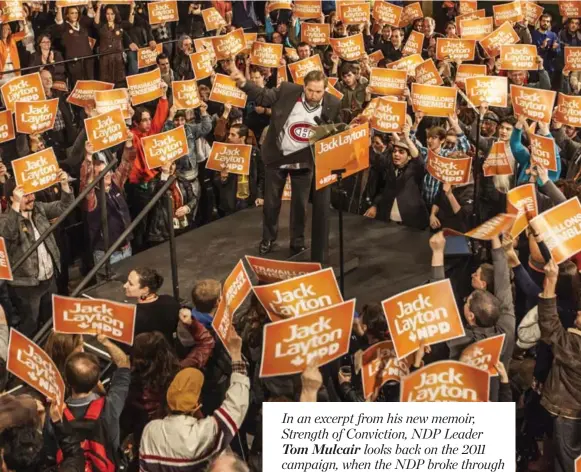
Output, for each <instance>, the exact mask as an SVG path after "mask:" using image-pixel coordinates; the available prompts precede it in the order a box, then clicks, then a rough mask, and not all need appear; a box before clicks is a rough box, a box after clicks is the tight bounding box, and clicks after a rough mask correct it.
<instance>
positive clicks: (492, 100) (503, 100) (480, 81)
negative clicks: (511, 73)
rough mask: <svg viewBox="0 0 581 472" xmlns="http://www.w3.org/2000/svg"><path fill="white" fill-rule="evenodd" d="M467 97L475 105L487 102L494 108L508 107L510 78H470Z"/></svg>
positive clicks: (468, 79)
mask: <svg viewBox="0 0 581 472" xmlns="http://www.w3.org/2000/svg"><path fill="white" fill-rule="evenodd" d="M465 83H466V86H465V88H466V95H467V96H468V98H469V100H470V101H471V102H472V103H473V104H474V105H475V106H477V107H478V106H480V105H482V103H484V102H486V103H488V104H489V105H490V106H493V107H506V106H507V102H508V78H507V77H502V76H496V75H495V76H483V77H469V78H467V79H466V82H465Z"/></svg>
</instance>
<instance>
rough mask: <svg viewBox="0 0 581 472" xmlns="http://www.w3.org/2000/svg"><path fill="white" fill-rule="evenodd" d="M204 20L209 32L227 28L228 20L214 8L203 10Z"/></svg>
mask: <svg viewBox="0 0 581 472" xmlns="http://www.w3.org/2000/svg"><path fill="white" fill-rule="evenodd" d="M202 19H203V20H204V26H205V27H206V30H207V31H214V30H217V29H218V28H222V26H226V20H225V19H224V17H223V16H222V15H220V12H219V11H218V10H216V9H215V8H214V7H210V8H206V9H205V10H202Z"/></svg>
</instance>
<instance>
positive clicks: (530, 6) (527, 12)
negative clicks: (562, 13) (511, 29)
mask: <svg viewBox="0 0 581 472" xmlns="http://www.w3.org/2000/svg"><path fill="white" fill-rule="evenodd" d="M544 10H545V9H544V8H543V7H541V6H540V5H537V4H536V3H534V2H531V1H526V2H522V13H523V16H524V19H525V20H526V21H527V23H528V24H529V25H535V24H536V23H537V21H539V18H540V17H541V15H542V14H543V11H544Z"/></svg>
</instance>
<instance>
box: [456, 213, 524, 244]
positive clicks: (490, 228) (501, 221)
mask: <svg viewBox="0 0 581 472" xmlns="http://www.w3.org/2000/svg"><path fill="white" fill-rule="evenodd" d="M515 220H516V215H511V214H508V213H499V214H498V215H495V216H493V217H492V218H490V219H489V220H488V221H485V222H484V223H482V224H481V225H479V226H477V227H476V228H474V229H472V230H470V231H468V232H467V233H464V236H467V237H469V238H472V239H480V240H481V241H490V240H492V239H494V238H496V237H497V236H499V235H500V234H502V233H505V232H506V231H508V230H509V229H510V228H511V227H512V225H513V224H514V222H515Z"/></svg>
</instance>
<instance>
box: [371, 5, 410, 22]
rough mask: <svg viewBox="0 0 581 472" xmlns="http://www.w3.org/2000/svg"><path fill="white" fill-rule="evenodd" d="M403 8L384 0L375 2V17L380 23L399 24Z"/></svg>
mask: <svg viewBox="0 0 581 472" xmlns="http://www.w3.org/2000/svg"><path fill="white" fill-rule="evenodd" d="M402 14H403V8H402V7H398V6H397V5H394V4H392V3H389V2H384V1H383V0H377V1H376V2H375V3H374V4H373V19H374V20H375V21H377V22H378V23H380V24H384V25H390V26H396V27H397V26H399V22H400V19H401V15H402Z"/></svg>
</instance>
